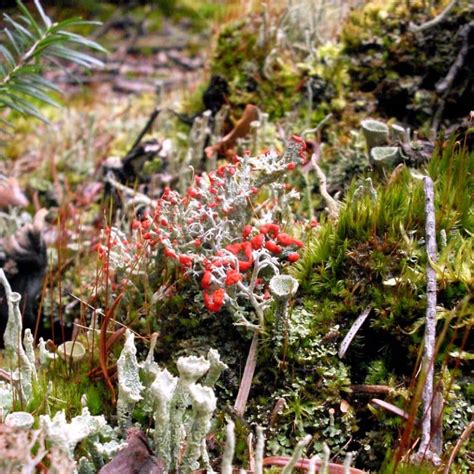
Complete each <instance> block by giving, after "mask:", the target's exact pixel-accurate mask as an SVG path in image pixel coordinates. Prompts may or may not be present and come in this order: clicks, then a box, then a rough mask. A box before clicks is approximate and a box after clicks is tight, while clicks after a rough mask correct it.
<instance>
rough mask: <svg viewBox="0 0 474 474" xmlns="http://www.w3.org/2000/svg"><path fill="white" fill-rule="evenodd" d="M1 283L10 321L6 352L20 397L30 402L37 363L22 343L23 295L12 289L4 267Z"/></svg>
mask: <svg viewBox="0 0 474 474" xmlns="http://www.w3.org/2000/svg"><path fill="white" fill-rule="evenodd" d="M0 283H1V284H2V285H3V288H4V290H5V296H6V299H7V304H8V321H7V325H6V327H5V332H4V334H3V342H4V345H5V353H6V355H7V358H8V359H9V361H10V363H11V369H12V380H13V381H14V382H18V384H17V385H16V386H18V387H19V391H20V393H19V395H20V398H21V399H22V400H23V401H24V402H28V401H29V400H30V398H31V394H32V390H33V389H32V379H33V374H34V373H35V370H36V369H35V365H34V363H31V362H30V360H29V358H28V356H27V355H26V352H25V349H24V347H23V344H22V339H21V335H22V330H23V323H22V317H21V312H20V301H21V295H20V294H19V293H17V292H15V291H12V289H11V287H10V284H9V282H8V280H7V278H6V276H5V273H4V271H3V269H1V268H0Z"/></svg>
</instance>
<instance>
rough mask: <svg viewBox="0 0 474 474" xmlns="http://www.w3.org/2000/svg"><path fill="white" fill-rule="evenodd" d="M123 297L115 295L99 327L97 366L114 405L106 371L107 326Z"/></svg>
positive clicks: (112, 387)
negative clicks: (100, 370) (98, 365)
mask: <svg viewBox="0 0 474 474" xmlns="http://www.w3.org/2000/svg"><path fill="white" fill-rule="evenodd" d="M123 296H124V293H120V294H119V295H117V297H116V298H115V300H114V302H113V303H112V306H111V307H110V308H109V309H108V310H107V312H106V313H105V315H104V319H103V321H102V324H101V327H100V336H99V364H100V368H101V369H102V373H103V375H104V380H105V383H106V384H107V387H109V389H110V392H111V396H112V403H113V404H115V401H116V398H115V390H114V386H113V384H112V381H111V380H110V377H109V373H108V371H107V326H108V325H109V321H110V318H111V317H112V315H113V314H114V311H115V309H116V308H117V306H118V304H119V303H120V301H121V300H122V298H123Z"/></svg>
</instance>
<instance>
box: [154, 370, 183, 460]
mask: <svg viewBox="0 0 474 474" xmlns="http://www.w3.org/2000/svg"><path fill="white" fill-rule="evenodd" d="M177 383H178V378H177V377H173V376H172V375H171V374H170V373H169V372H168V371H167V370H166V369H164V370H161V371H160V372H159V373H158V375H157V376H156V378H155V381H154V382H153V383H152V385H151V387H150V395H151V397H152V399H153V400H154V412H153V418H154V422H155V432H154V444H155V450H156V453H157V455H158V456H159V457H160V458H161V459H162V460H163V462H164V464H165V466H169V465H170V464H171V453H170V451H171V444H170V443H171V436H170V431H171V420H170V405H171V399H172V398H173V396H174V393H175V390H176V385H177Z"/></svg>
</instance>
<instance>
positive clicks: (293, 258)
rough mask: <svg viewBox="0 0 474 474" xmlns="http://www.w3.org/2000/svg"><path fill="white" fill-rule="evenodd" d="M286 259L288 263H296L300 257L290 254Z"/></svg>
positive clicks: (293, 253) (294, 253)
mask: <svg viewBox="0 0 474 474" xmlns="http://www.w3.org/2000/svg"><path fill="white" fill-rule="evenodd" d="M287 259H288V261H289V262H292V263H293V262H297V261H298V260H299V259H300V256H299V255H298V254H297V253H296V252H292V253H290V254H288V257H287Z"/></svg>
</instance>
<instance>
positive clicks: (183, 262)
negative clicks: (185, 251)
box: [178, 255, 193, 268]
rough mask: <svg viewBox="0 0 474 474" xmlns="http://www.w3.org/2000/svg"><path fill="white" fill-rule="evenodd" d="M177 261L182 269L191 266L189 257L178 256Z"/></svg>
mask: <svg viewBox="0 0 474 474" xmlns="http://www.w3.org/2000/svg"><path fill="white" fill-rule="evenodd" d="M178 261H179V263H180V264H181V265H183V267H187V268H189V267H191V266H192V264H193V258H192V257H190V256H189V255H179V257H178Z"/></svg>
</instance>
